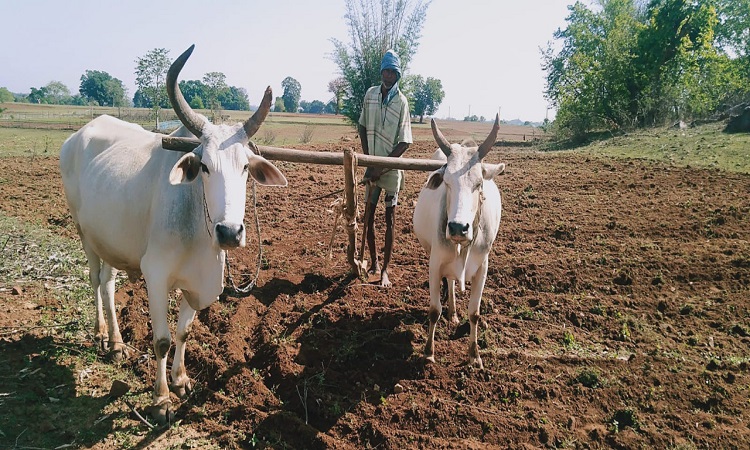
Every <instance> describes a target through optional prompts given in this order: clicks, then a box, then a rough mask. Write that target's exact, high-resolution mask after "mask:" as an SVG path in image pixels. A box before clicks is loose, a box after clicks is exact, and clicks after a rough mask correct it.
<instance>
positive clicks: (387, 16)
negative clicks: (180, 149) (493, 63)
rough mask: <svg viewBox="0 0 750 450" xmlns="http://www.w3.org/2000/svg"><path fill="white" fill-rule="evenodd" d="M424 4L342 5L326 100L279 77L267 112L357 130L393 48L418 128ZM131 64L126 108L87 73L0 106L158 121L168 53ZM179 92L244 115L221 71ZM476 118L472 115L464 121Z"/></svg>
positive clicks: (430, 98)
mask: <svg viewBox="0 0 750 450" xmlns="http://www.w3.org/2000/svg"><path fill="white" fill-rule="evenodd" d="M429 3H430V2H429V0H428V1H422V0H417V1H413V0H379V1H377V2H373V1H371V0H346V15H345V18H346V20H347V23H348V25H349V28H350V35H351V36H352V42H351V43H349V44H344V43H343V42H341V41H338V40H336V39H332V40H331V42H332V44H333V47H334V52H333V55H332V59H333V60H334V62H335V63H336V65H337V66H338V69H339V71H340V74H341V76H339V77H337V78H335V79H333V80H331V81H330V82H329V84H328V92H330V93H331V94H332V99H331V100H329V101H328V102H327V103H324V102H322V101H320V100H313V101H304V100H301V92H302V86H301V85H300V83H299V82H298V81H297V80H295V79H294V78H293V77H286V78H285V79H284V80H283V81H282V89H283V93H282V95H281V96H279V97H277V98H276V101H275V104H274V111H277V112H281V111H287V112H305V113H316V114H319V113H332V114H343V115H344V116H345V117H346V118H347V119H348V120H349V121H350V122H351V123H357V121H358V120H359V115H360V112H361V110H362V101H363V99H364V94H365V92H366V90H367V89H368V88H369V87H371V86H375V85H378V84H380V81H381V80H380V60H381V58H382V57H383V54H385V52H386V51H387V50H389V49H393V50H395V51H396V52H397V53H398V54H399V56H400V57H401V64H402V68H401V69H402V73H403V77H402V79H401V80H400V82H399V85H400V89H401V90H402V92H403V93H404V94H405V95H406V97H407V98H408V99H409V105H410V108H411V113H412V115H413V116H414V117H418V118H419V121H420V122H422V121H423V119H424V116H426V115H427V116H430V115H434V114H435V113H436V112H437V110H438V108H439V106H440V103H441V102H442V101H443V98H444V97H445V92H444V90H443V87H442V83H441V81H440V80H439V79H438V78H435V77H429V76H428V77H424V76H422V75H419V74H411V73H409V63H410V61H411V59H412V57H413V56H414V54H415V53H416V50H417V48H418V44H419V38H420V37H421V36H420V33H421V29H422V26H423V25H424V22H425V20H426V13H427V8H428V6H429ZM135 62H136V70H135V74H136V85H137V87H138V89H137V91H136V92H135V94H134V95H133V97H132V101H131V100H129V99H128V98H127V90H126V88H125V86H124V84H123V83H122V81H121V80H119V79H117V78H114V77H112V76H111V75H110V74H108V73H107V72H104V71H96V70H87V71H86V72H85V73H84V74H83V75H82V76H81V84H80V86H79V90H78V94H75V95H71V93H70V90H69V89H68V88H67V87H66V86H65V85H64V84H63V83H61V82H59V81H52V82H50V83H49V84H48V85H46V86H43V87H40V88H35V87H32V88H31V93H30V94H28V95H21V94H12V93H10V92H8V90H7V89H6V88H0V102H2V101H26V102H32V103H50V104H68V105H89V104H95V105H99V106H115V107H117V106H129V105H131V104H132V105H133V106H136V107H145V108H151V109H153V111H154V116H155V117H156V118H157V121H158V111H159V109H161V108H168V107H169V101H168V99H167V94H166V87H165V81H166V73H167V70H168V69H169V66H170V64H171V61H170V59H169V51H168V50H166V49H163V48H156V49H153V50H151V51H150V52H148V53H147V54H146V55H144V56H142V57H139V58H137V59H136V61H135ZM180 89H181V91H182V93H183V95H184V96H185V99H186V100H187V102H188V103H189V104H190V106H192V107H193V108H195V109H209V110H211V111H212V114H214V115H215V114H216V112H217V111H218V110H220V109H227V110H248V109H250V104H249V101H248V96H247V92H246V91H245V90H244V89H243V88H238V87H235V86H228V85H227V84H226V77H225V75H224V74H223V73H221V72H209V73H207V74H206V75H205V76H204V77H203V79H202V80H186V81H181V82H180ZM481 119H484V118H481ZM481 119H480V118H477V117H476V116H473V117H467V118H466V119H465V120H474V121H476V120H481Z"/></svg>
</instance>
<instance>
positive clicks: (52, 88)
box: [44, 81, 70, 105]
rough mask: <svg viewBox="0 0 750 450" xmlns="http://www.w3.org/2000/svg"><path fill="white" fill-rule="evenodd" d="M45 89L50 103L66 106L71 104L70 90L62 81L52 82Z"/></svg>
mask: <svg viewBox="0 0 750 450" xmlns="http://www.w3.org/2000/svg"><path fill="white" fill-rule="evenodd" d="M44 87H45V88H46V89H47V97H48V98H49V100H50V103H54V104H56V105H64V104H66V103H69V102H70V89H68V87H67V86H65V85H64V84H63V83H62V82H61V81H50V82H49V83H47V85H46V86H44Z"/></svg>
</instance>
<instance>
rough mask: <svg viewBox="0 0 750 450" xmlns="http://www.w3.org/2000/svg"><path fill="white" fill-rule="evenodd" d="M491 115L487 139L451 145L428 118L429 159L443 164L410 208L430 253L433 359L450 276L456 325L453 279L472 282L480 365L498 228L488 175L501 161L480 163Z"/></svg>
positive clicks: (473, 335) (429, 351)
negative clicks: (482, 315) (432, 148)
mask: <svg viewBox="0 0 750 450" xmlns="http://www.w3.org/2000/svg"><path fill="white" fill-rule="evenodd" d="M499 120H500V117H499V116H496V117H495V124H494V125H493V127H492V131H491V132H490V134H489V136H488V137H487V139H485V141H484V143H482V145H480V146H479V147H477V146H476V144H474V146H465V145H464V144H466V143H464V144H450V143H449V142H448V141H447V140H446V139H445V137H444V136H443V134H442V133H441V132H440V130H439V129H438V127H437V125H436V124H435V120H434V119H433V120H432V134H433V136H434V137H435V140H436V141H437V143H438V146H439V147H440V149H439V150H438V151H436V152H435V155H434V156H433V158H435V159H443V160H445V161H446V163H445V165H444V166H443V167H442V168H440V169H438V170H437V171H435V172H432V173H431V174H430V175H429V177H428V179H427V183H426V184H425V186H424V187H423V188H422V191H421V192H420V193H419V199H418V200H417V205H416V207H415V208H414V233H415V234H416V235H417V238H418V239H419V242H420V243H421V244H422V247H424V249H425V250H426V251H427V253H428V254H429V256H430V274H429V283H430V309H429V312H428V316H429V319H430V327H429V330H428V336H427V344H426V345H425V349H424V353H425V357H426V358H427V360H428V361H430V362H435V326H436V324H437V321H438V319H440V314H441V313H442V305H441V303H440V300H441V299H440V287H441V282H442V280H443V279H444V278H445V279H446V280H448V282H447V287H446V292H447V297H448V317H449V318H450V320H451V321H452V322H453V323H458V315H457V314H456V299H455V286H456V285H455V283H456V281H458V282H460V283H461V290H464V288H465V281H466V280H467V279H468V280H469V281H470V282H471V299H470V301H469V325H470V330H471V331H470V335H469V363H470V364H474V365H476V366H478V367H483V365H482V358H481V357H480V356H479V347H478V345H477V324H478V323H479V306H480V303H481V301H482V291H483V290H484V283H485V281H486V280H487V262H488V255H489V252H490V250H491V249H492V244H493V242H495V237H496V236H497V231H498V229H499V227H500V210H501V201H500V192H499V191H498V189H497V185H495V182H494V181H492V179H493V178H494V177H495V176H496V175H498V174H500V173H502V172H503V170H505V164H488V163H484V162H482V160H483V159H484V157H485V156H487V153H489V151H490V149H491V148H492V146H493V145H494V143H495V138H496V137H497V131H498V129H499V127H500V122H499Z"/></svg>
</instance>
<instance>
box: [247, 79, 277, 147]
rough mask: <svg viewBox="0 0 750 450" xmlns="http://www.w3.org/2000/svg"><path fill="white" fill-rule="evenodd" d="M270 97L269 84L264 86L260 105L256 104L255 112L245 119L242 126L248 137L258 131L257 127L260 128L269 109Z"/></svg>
mask: <svg viewBox="0 0 750 450" xmlns="http://www.w3.org/2000/svg"><path fill="white" fill-rule="evenodd" d="M272 98H273V92H272V91H271V86H268V87H267V88H266V93H265V95H263V101H261V102H260V106H258V109H257V110H256V111H255V113H254V114H253V115H252V116H251V117H250V118H249V119H247V121H246V122H245V124H244V125H243V126H242V127H243V128H244V129H245V134H247V138H248V139H250V138H251V137H253V135H254V134H255V133H256V132H257V131H258V128H260V124H262V123H263V121H264V120H266V116H267V115H268V111H270V110H271V99H272Z"/></svg>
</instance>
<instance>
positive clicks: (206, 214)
mask: <svg viewBox="0 0 750 450" xmlns="http://www.w3.org/2000/svg"><path fill="white" fill-rule="evenodd" d="M203 212H204V214H203V220H204V222H206V231H207V232H208V236H209V237H213V236H211V227H210V226H208V224H209V223H213V222H212V221H211V213H209V212H208V202H206V188H205V186H204V187H203Z"/></svg>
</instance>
